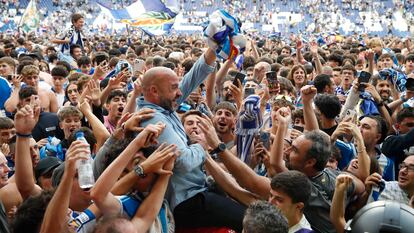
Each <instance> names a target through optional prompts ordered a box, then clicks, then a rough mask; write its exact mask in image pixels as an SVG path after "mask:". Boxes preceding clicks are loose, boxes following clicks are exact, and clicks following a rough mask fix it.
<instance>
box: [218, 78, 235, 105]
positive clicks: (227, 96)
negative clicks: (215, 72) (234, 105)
mask: <svg viewBox="0 0 414 233" xmlns="http://www.w3.org/2000/svg"><path fill="white" fill-rule="evenodd" d="M232 84H233V80H232V78H231V77H230V76H227V77H226V78H225V79H224V83H223V89H222V90H221V96H222V98H223V100H224V101H229V102H234V96H233V93H232V92H231V89H230V86H231V85H232Z"/></svg>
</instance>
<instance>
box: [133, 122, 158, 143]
mask: <svg viewBox="0 0 414 233" xmlns="http://www.w3.org/2000/svg"><path fill="white" fill-rule="evenodd" d="M164 128H165V124H164V123H157V124H156V125H152V124H150V125H147V127H145V129H144V130H143V131H142V132H141V133H139V134H138V138H139V140H138V141H139V142H140V146H141V147H148V146H150V145H156V144H158V141H157V138H158V137H159V136H160V135H161V133H162V131H163V130H164Z"/></svg>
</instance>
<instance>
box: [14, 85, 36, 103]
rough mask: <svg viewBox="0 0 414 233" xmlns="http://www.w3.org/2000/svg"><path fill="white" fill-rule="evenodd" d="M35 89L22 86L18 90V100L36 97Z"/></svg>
mask: <svg viewBox="0 0 414 233" xmlns="http://www.w3.org/2000/svg"><path fill="white" fill-rule="evenodd" d="M37 94H38V93H37V90H36V88H34V87H32V86H24V87H22V88H21V89H20V90H19V100H24V99H26V98H28V97H30V96H32V95H37Z"/></svg>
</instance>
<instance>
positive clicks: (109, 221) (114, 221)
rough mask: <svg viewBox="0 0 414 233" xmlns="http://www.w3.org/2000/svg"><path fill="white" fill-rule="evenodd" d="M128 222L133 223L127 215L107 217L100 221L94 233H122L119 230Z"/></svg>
mask: <svg viewBox="0 0 414 233" xmlns="http://www.w3.org/2000/svg"><path fill="white" fill-rule="evenodd" d="M126 222H131V221H130V220H129V219H128V218H127V217H126V216H125V215H120V214H119V215H105V216H103V217H102V218H100V219H99V220H98V222H97V223H96V224H95V227H94V228H93V230H92V231H91V232H92V233H97V232H99V233H122V232H121V231H120V229H119V227H120V226H121V225H125V223H126Z"/></svg>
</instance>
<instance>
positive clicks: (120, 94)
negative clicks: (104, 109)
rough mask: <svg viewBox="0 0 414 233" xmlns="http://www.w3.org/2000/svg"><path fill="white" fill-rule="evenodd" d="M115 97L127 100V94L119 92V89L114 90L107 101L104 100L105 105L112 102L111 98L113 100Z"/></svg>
mask: <svg viewBox="0 0 414 233" xmlns="http://www.w3.org/2000/svg"><path fill="white" fill-rule="evenodd" d="M116 96H121V97H124V98H125V99H126V98H127V93H126V92H125V91H123V90H119V89H115V90H112V91H111V93H110V94H109V96H108V99H107V100H106V103H107V104H108V103H110V102H111V101H112V99H113V98H115V97H116Z"/></svg>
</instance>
